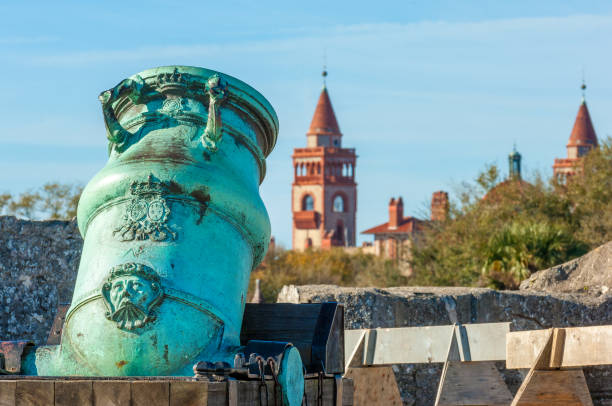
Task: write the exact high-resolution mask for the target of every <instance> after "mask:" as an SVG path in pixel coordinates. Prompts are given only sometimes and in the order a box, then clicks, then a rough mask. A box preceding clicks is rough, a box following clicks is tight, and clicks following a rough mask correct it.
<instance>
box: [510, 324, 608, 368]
mask: <svg viewBox="0 0 612 406" xmlns="http://www.w3.org/2000/svg"><path fill="white" fill-rule="evenodd" d="M563 330H565V341H564V345H563V351H562V353H561V355H558V356H557V357H558V358H555V359H561V361H560V367H562V368H571V367H580V366H590V365H610V364H612V326H594V327H572V328H564V329H563ZM549 334H550V333H549V330H531V331H517V332H512V333H508V336H507V340H506V345H507V353H508V356H507V361H506V365H507V368H531V367H532V366H533V364H534V362H535V360H536V359H537V356H538V354H539V351H540V350H541V349H542V348H543V346H544V345H545V344H546V341H547V339H548V335H549Z"/></svg>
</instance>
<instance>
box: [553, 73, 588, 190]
mask: <svg viewBox="0 0 612 406" xmlns="http://www.w3.org/2000/svg"><path fill="white" fill-rule="evenodd" d="M584 89H586V86H585V85H584V84H583V85H582V90H583V91H584ZM597 146H598V143H597V135H596V134H595V128H593V122H592V121H591V115H590V114H589V109H588V108H587V104H586V101H585V99H584V95H583V97H582V103H580V107H579V108H578V114H577V115H576V121H575V122H574V128H572V133H571V134H570V138H569V141H568V143H567V158H557V159H555V163H554V164H553V173H554V176H556V177H557V178H559V179H560V180H564V179H565V178H566V177H568V176H571V175H573V174H575V173H576V169H577V168H578V165H579V164H580V160H581V158H582V157H583V156H584V155H586V154H587V153H588V152H589V151H590V150H591V149H593V148H597Z"/></svg>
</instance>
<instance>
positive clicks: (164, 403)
mask: <svg viewBox="0 0 612 406" xmlns="http://www.w3.org/2000/svg"><path fill="white" fill-rule="evenodd" d="M169 403H170V383H169V382H160V381H132V406H168V404H169Z"/></svg>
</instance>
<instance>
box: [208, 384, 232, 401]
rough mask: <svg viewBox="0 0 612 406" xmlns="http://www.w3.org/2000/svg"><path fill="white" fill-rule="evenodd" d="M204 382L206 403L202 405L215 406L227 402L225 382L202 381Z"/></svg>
mask: <svg viewBox="0 0 612 406" xmlns="http://www.w3.org/2000/svg"><path fill="white" fill-rule="evenodd" d="M204 383H205V384H206V403H203V405H208V406H217V405H226V404H227V389H228V385H227V382H204Z"/></svg>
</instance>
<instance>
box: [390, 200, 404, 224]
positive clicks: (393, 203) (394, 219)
mask: <svg viewBox="0 0 612 406" xmlns="http://www.w3.org/2000/svg"><path fill="white" fill-rule="evenodd" d="M403 218H404V201H403V200H402V198H401V197H400V198H398V199H397V200H395V199H394V198H391V200H390V201H389V228H390V229H396V228H397V227H399V225H400V224H401V223H402V219H403Z"/></svg>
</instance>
